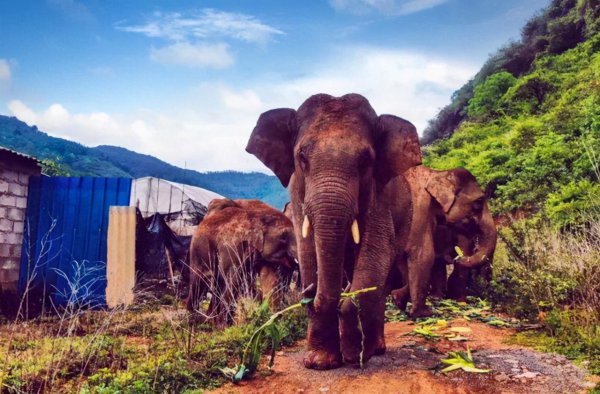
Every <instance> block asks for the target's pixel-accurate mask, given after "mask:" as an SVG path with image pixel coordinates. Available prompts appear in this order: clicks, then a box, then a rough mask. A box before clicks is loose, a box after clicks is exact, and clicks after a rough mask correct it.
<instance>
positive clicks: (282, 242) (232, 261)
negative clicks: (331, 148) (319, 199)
mask: <svg viewBox="0 0 600 394" xmlns="http://www.w3.org/2000/svg"><path fill="white" fill-rule="evenodd" d="M295 254H296V240H295V235H294V231H293V226H292V222H291V221H290V220H289V219H288V218H287V217H285V215H283V213H281V212H279V211H278V210H276V209H275V208H272V207H270V206H268V205H267V204H265V203H263V202H261V201H259V200H230V199H215V200H213V201H211V203H210V204H209V206H208V212H207V214H206V216H205V218H204V220H203V221H202V222H201V223H200V225H199V226H198V228H197V229H196V232H195V233H194V236H193V237H192V242H191V245H190V289H189V295H188V300H187V307H188V310H190V311H191V312H197V311H199V310H200V301H201V300H202V298H203V297H204V296H205V295H206V294H207V293H211V295H212V297H211V302H210V305H209V311H208V314H209V315H210V316H212V317H214V318H215V321H216V323H217V324H219V325H222V324H224V323H227V322H229V321H231V319H232V317H233V312H234V305H235V301H236V299H237V298H238V297H239V296H240V295H242V294H244V293H247V294H249V295H255V291H257V290H258V289H257V288H256V283H255V282H256V278H257V277H258V281H259V282H260V291H261V293H262V295H263V296H269V297H270V298H269V300H270V304H271V307H272V308H276V307H278V306H279V304H280V297H281V292H280V290H281V287H285V285H286V284H287V283H289V279H288V277H290V278H291V275H292V271H293V269H294V267H295V265H296V263H295V260H294V256H295Z"/></svg>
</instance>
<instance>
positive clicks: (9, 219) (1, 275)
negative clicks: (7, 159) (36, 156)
mask: <svg viewBox="0 0 600 394" xmlns="http://www.w3.org/2000/svg"><path fill="white" fill-rule="evenodd" d="M28 185H29V174H28V173H25V172H19V171H18V170H10V169H3V168H0V293H2V292H16V287H17V282H18V279H19V265H20V262H21V245H22V242H23V231H24V228H25V208H26V207H27V187H28Z"/></svg>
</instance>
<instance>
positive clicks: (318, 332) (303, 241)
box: [292, 204, 342, 370]
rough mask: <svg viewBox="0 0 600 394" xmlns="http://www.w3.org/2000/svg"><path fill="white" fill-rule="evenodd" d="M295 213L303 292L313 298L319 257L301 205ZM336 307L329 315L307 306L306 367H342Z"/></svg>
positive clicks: (298, 205) (295, 209)
mask: <svg viewBox="0 0 600 394" xmlns="http://www.w3.org/2000/svg"><path fill="white" fill-rule="evenodd" d="M292 212H293V213H294V231H295V233H296V243H297V245H298V257H299V263H300V277H301V278H302V286H303V289H301V290H304V291H303V296H304V297H307V298H314V297H315V296H316V293H317V255H316V252H315V246H314V240H313V234H312V232H311V233H310V234H309V235H308V237H307V238H303V237H302V234H301V224H302V221H303V216H302V212H303V211H302V205H301V204H295V205H294V206H293V209H292ZM336 308H337V303H336V304H334V305H330V312H329V313H322V312H321V313H319V312H318V311H316V310H315V307H314V302H313V303H311V304H309V305H308V306H307V308H306V309H307V314H308V329H307V342H308V346H307V347H308V351H307V353H306V355H305V357H304V366H305V367H306V368H311V369H319V370H324V369H333V368H339V367H340V366H341V365H342V355H341V352H340V339H339V329H338V325H339V322H338V315H337V311H336Z"/></svg>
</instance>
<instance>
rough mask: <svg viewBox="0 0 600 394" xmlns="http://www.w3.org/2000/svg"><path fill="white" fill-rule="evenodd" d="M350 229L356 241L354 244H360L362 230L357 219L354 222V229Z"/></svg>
mask: <svg viewBox="0 0 600 394" xmlns="http://www.w3.org/2000/svg"><path fill="white" fill-rule="evenodd" d="M350 229H351V230H352V239H353V240H354V243H355V244H357V245H358V244H359V243H360V230H359V229H358V222H357V221H356V219H354V221H353V222H352V227H351V228H350Z"/></svg>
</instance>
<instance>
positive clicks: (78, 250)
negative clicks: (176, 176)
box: [19, 177, 131, 307]
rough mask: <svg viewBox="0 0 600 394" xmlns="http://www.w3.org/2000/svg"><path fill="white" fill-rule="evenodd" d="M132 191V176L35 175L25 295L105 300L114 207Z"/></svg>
mask: <svg viewBox="0 0 600 394" xmlns="http://www.w3.org/2000/svg"><path fill="white" fill-rule="evenodd" d="M130 194H131V179H127V178H93V177H32V178H31V179H30V181H29V195H28V201H27V214H26V222H25V235H24V239H23V252H22V255H21V268H20V272H19V290H20V292H21V294H25V293H26V291H27V292H28V293H29V292H30V293H31V294H37V295H38V296H43V297H44V298H45V297H46V296H49V297H51V300H52V302H53V303H54V304H55V305H62V306H65V305H68V304H70V303H75V304H78V305H89V306H92V307H95V306H99V305H104V304H105V289H106V242H107V232H108V212H109V207H110V206H114V205H121V206H126V205H129V198H130ZM34 290H35V291H34Z"/></svg>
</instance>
